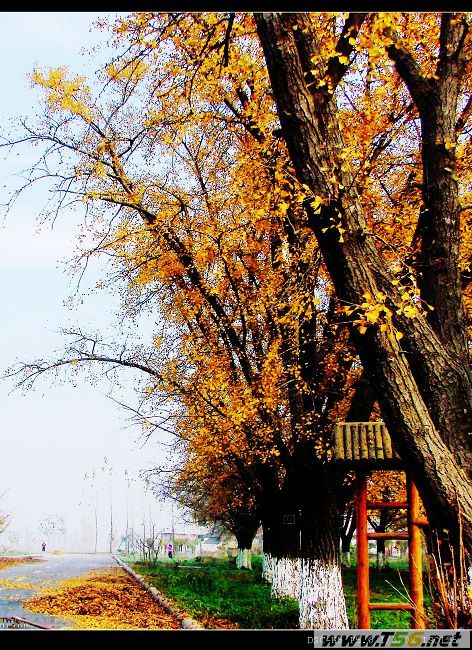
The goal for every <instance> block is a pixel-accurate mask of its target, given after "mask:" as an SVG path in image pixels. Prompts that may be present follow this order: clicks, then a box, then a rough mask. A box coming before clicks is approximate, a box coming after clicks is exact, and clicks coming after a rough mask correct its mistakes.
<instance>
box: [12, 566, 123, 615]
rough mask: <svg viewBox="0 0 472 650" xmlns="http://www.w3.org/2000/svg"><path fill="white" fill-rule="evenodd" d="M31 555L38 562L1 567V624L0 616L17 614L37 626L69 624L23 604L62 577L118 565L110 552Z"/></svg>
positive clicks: (72, 576) (71, 576) (62, 578)
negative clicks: (38, 590)
mask: <svg viewBox="0 0 472 650" xmlns="http://www.w3.org/2000/svg"><path fill="white" fill-rule="evenodd" d="M33 557H36V558H38V559H40V560H41V562H35V563H33V564H17V565H16V566H12V567H9V568H7V569H1V570H0V624H1V618H2V617H10V616H19V617H20V618H25V619H26V620H28V621H31V622H33V623H38V624H39V625H47V626H52V627H65V626H67V627H71V626H72V624H71V622H70V621H65V620H64V619H62V618H60V617H59V616H50V615H48V614H39V613H36V612H30V611H27V610H25V609H23V605H22V603H23V602H24V601H25V600H27V599H28V598H31V596H32V595H34V593H35V591H36V589H38V588H40V587H43V586H48V587H49V586H54V585H55V584H57V583H58V582H60V581H61V580H66V579H67V578H74V577H77V576H80V575H82V574H84V573H88V572H89V571H92V570H93V569H106V568H108V567H113V566H117V563H116V561H115V560H114V559H113V558H112V557H111V555H93V554H64V555H52V554H51V555H50V554H49V553H41V554H40V555H35V556H33ZM3 580H8V581H9V582H8V584H7V585H5V583H2V581H3ZM10 581H11V582H10ZM22 583H23V584H24V586H22ZM16 584H18V586H16Z"/></svg>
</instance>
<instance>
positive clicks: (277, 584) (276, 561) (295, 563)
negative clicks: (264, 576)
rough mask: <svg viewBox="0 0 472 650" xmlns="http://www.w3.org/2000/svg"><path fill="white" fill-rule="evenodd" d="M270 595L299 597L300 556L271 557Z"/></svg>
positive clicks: (275, 596) (296, 598)
mask: <svg viewBox="0 0 472 650" xmlns="http://www.w3.org/2000/svg"><path fill="white" fill-rule="evenodd" d="M272 596H273V597H274V598H280V597H283V596H288V597H289V598H294V599H295V600H298V599H299V597H300V558H291V557H273V558H272Z"/></svg>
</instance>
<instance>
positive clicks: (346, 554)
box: [341, 551, 351, 568]
mask: <svg viewBox="0 0 472 650" xmlns="http://www.w3.org/2000/svg"><path fill="white" fill-rule="evenodd" d="M341 564H342V566H345V567H347V568H349V567H350V566H351V551H342V552H341Z"/></svg>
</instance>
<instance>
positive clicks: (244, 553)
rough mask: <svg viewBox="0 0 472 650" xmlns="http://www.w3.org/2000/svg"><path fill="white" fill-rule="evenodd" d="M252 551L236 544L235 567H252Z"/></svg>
mask: <svg viewBox="0 0 472 650" xmlns="http://www.w3.org/2000/svg"><path fill="white" fill-rule="evenodd" d="M251 558H252V551H251V549H250V548H241V547H240V546H238V555H237V557H236V568H237V569H249V570H251V569H252V562H251Z"/></svg>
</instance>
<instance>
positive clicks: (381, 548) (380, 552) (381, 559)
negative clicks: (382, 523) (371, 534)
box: [376, 539, 386, 571]
mask: <svg viewBox="0 0 472 650" xmlns="http://www.w3.org/2000/svg"><path fill="white" fill-rule="evenodd" d="M376 564H377V571H380V570H381V569H385V567H386V562H385V540H384V539H378V540H377V562H376Z"/></svg>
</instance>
